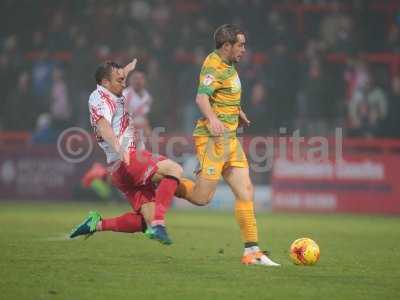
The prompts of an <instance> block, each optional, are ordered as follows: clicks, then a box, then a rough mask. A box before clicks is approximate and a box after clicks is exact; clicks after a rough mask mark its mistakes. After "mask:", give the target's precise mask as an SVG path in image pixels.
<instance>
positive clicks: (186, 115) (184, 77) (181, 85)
mask: <svg viewBox="0 0 400 300" xmlns="http://www.w3.org/2000/svg"><path fill="white" fill-rule="evenodd" d="M205 57H206V53H205V51H204V50H203V49H202V48H197V49H196V50H195V55H194V64H189V65H188V66H186V67H185V68H184V69H183V71H182V72H180V74H179V75H178V82H177V91H178V97H179V101H180V103H182V112H183V113H182V119H183V120H182V123H181V124H182V125H183V126H182V130H183V131H184V132H185V133H191V132H192V131H193V129H194V124H195V121H196V120H197V119H198V118H200V117H201V114H200V111H199V109H198V107H197V105H196V103H195V99H196V94H197V87H198V85H199V73H200V69H201V65H202V63H203V61H204V59H205Z"/></svg>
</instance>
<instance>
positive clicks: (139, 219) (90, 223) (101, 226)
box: [70, 211, 146, 238]
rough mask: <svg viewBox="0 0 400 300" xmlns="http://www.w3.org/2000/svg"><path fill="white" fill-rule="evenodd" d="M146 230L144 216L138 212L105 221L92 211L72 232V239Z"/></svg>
mask: <svg viewBox="0 0 400 300" xmlns="http://www.w3.org/2000/svg"><path fill="white" fill-rule="evenodd" d="M145 230H146V222H145V220H144V218H143V216H142V215H141V214H138V213H136V212H127V213H124V214H122V215H120V216H117V217H112V218H105V219H104V218H102V217H101V215H100V214H99V213H98V212H96V211H91V212H89V214H88V216H87V217H86V218H85V220H84V221H83V222H82V223H81V224H79V225H78V226H76V227H75V228H74V229H73V230H72V232H71V234H70V238H75V237H78V236H81V235H85V236H86V237H90V236H91V235H92V234H94V233H95V232H98V231H114V232H126V233H135V232H144V231H145Z"/></svg>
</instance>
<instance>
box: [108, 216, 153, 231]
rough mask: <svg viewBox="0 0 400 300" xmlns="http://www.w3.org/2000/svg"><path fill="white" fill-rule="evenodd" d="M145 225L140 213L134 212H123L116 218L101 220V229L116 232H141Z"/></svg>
mask: <svg viewBox="0 0 400 300" xmlns="http://www.w3.org/2000/svg"><path fill="white" fill-rule="evenodd" d="M145 229H146V225H145V222H144V219H143V216H142V215H139V214H135V213H131V212H129V213H125V214H123V215H121V216H119V217H116V218H109V219H103V220H102V221H101V231H116V232H130V233H134V232H143V231H144V230H145Z"/></svg>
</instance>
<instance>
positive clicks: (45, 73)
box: [32, 51, 54, 111]
mask: <svg viewBox="0 0 400 300" xmlns="http://www.w3.org/2000/svg"><path fill="white" fill-rule="evenodd" d="M53 69H54V62H53V61H52V60H50V59H49V53H48V52H47V51H43V52H41V53H40V56H39V58H38V60H36V61H35V62H34V63H33V66H32V85H33V86H32V87H33V93H34V95H35V96H36V97H38V98H42V101H43V104H42V107H43V108H45V107H48V105H47V104H48V99H47V97H48V94H49V92H50V87H51V77H52V73H53ZM42 111H43V110H42Z"/></svg>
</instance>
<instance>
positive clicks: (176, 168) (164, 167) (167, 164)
mask: <svg viewBox="0 0 400 300" xmlns="http://www.w3.org/2000/svg"><path fill="white" fill-rule="evenodd" d="M182 173H183V169H182V167H181V166H180V165H179V164H178V163H176V162H174V161H173V160H171V159H164V160H161V161H159V162H157V172H156V173H155V174H154V175H153V178H152V181H153V182H154V181H157V180H158V181H161V180H162V179H163V178H164V177H165V176H173V177H176V178H177V179H180V178H181V177H182Z"/></svg>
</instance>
